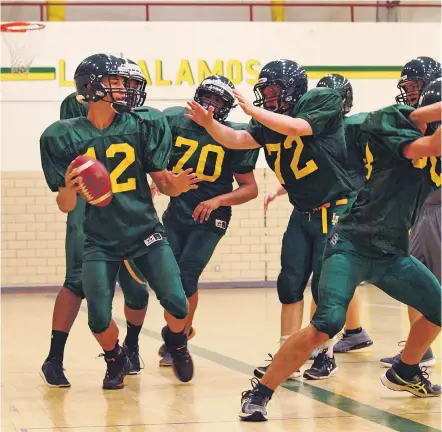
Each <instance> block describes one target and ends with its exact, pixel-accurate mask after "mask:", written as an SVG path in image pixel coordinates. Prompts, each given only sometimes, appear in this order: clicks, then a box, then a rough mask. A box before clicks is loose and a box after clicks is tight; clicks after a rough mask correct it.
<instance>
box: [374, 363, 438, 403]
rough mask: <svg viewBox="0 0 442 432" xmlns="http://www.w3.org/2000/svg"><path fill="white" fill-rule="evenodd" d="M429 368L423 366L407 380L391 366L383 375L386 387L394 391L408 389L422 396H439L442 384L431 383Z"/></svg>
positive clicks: (382, 379)
mask: <svg viewBox="0 0 442 432" xmlns="http://www.w3.org/2000/svg"><path fill="white" fill-rule="evenodd" d="M428 378H429V375H428V373H427V368H421V369H420V371H419V372H418V373H417V374H416V375H415V376H414V377H413V379H412V380H411V381H405V380H404V379H402V378H401V377H400V376H399V375H398V373H397V372H396V371H395V370H394V369H393V368H392V367H391V368H390V369H388V370H387V372H385V373H384V374H383V375H382V376H381V382H382V384H384V386H385V387H387V388H389V389H390V390H393V391H407V392H409V393H411V394H413V395H415V396H417V397H420V398H428V397H439V396H440V386H438V385H436V384H431V382H430V380H429V379H428Z"/></svg>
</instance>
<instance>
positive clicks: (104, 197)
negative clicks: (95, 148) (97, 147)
mask: <svg viewBox="0 0 442 432" xmlns="http://www.w3.org/2000/svg"><path fill="white" fill-rule="evenodd" d="M72 166H73V167H74V169H75V170H76V172H77V175H78V176H80V177H81V178H82V181H81V184H80V186H81V188H80V195H81V196H82V197H83V198H84V199H85V200H86V201H87V202H88V203H89V204H91V205H94V206H98V207H106V206H107V205H108V204H109V203H110V202H111V201H112V184H111V180H110V176H109V172H108V171H107V169H106V167H105V166H104V165H103V164H102V163H101V162H100V161H98V160H96V159H93V158H91V157H89V156H78V157H77V158H75V160H74V161H73V163H72Z"/></svg>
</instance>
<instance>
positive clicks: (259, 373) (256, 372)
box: [253, 353, 301, 380]
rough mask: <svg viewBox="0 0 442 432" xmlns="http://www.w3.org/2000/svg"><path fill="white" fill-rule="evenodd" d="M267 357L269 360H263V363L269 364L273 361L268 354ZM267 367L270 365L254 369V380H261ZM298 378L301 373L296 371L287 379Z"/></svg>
mask: <svg viewBox="0 0 442 432" xmlns="http://www.w3.org/2000/svg"><path fill="white" fill-rule="evenodd" d="M268 356H269V357H270V360H265V361H266V362H269V363H271V362H272V361H273V356H272V355H271V354H270V353H269V354H268ZM269 366H270V364H268V365H265V366H258V367H257V368H255V369H254V371H253V375H255V377H256V378H259V379H261V378H262V377H263V376H264V374H265V373H266V372H267V369H268V368H269ZM300 376H301V371H299V370H297V371H295V372H293V373H292V375H290V376H289V377H288V378H287V379H288V380H291V379H296V378H299V377H300Z"/></svg>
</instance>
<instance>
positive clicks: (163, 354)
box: [158, 326, 196, 366]
mask: <svg viewBox="0 0 442 432" xmlns="http://www.w3.org/2000/svg"><path fill="white" fill-rule="evenodd" d="M166 329H167V326H165V327H163V328H162V330H161V337H162V338H163V340H165V339H164V337H165V336H164V332H165V331H166ZM195 335H196V330H195V329H194V328H193V327H190V331H189V336H188V337H187V340H188V341H190V339H192V338H193V337H194V336H195ZM166 354H167V350H166V344H165V343H163V345H161V346H160V348H159V350H158V355H159V356H160V357H166ZM160 366H161V365H160Z"/></svg>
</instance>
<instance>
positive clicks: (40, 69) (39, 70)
mask: <svg viewBox="0 0 442 432" xmlns="http://www.w3.org/2000/svg"><path fill="white" fill-rule="evenodd" d="M0 73H13V72H12V68H6V67H2V68H0ZM29 73H30V74H32V73H55V68H54V67H31V68H30V69H29Z"/></svg>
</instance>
